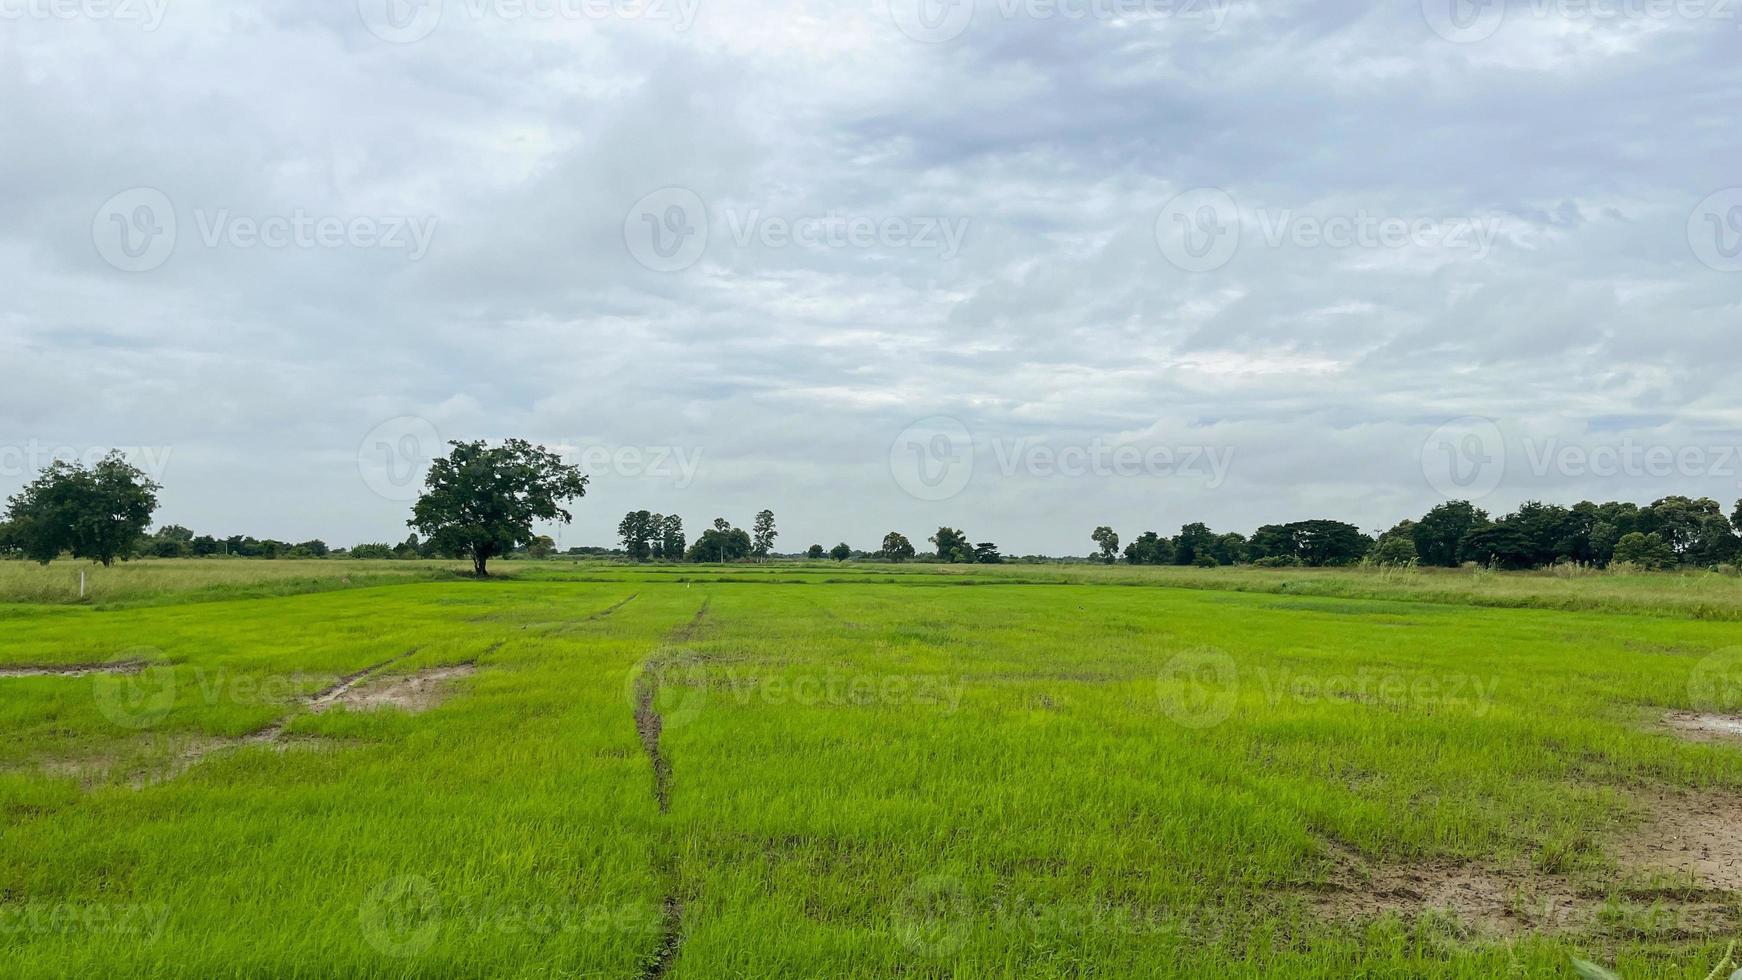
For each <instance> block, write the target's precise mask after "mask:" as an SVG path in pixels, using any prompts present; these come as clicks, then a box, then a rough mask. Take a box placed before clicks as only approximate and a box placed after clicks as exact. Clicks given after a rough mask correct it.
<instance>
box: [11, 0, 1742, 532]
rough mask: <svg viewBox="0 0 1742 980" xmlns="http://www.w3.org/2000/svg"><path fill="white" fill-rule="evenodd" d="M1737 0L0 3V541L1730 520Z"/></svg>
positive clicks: (1741, 450)
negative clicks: (55, 473) (86, 530)
mask: <svg viewBox="0 0 1742 980" xmlns="http://www.w3.org/2000/svg"><path fill="white" fill-rule="evenodd" d="M1739 53H1742V0H1529V2H1514V3H1505V2H1501V0H1488V2H1486V3H1484V2H1481V0H1420V2H1418V0H1385V2H1379V3H1374V4H1361V3H1288V2H1279V0H1263V2H1226V0H837V2H824V0H817V2H804V0H790V2H762V0H732V2H731V3H725V2H721V0H633V2H631V0H335V2H332V3H308V2H306V0H266V2H248V0H226V2H208V0H0V140H3V142H4V147H5V150H4V152H3V153H0V269H4V270H5V271H4V273H3V274H0V275H3V279H0V287H3V288H0V363H4V364H5V365H6V366H7V368H8V369H9V370H7V371H6V383H5V384H4V385H0V495H9V494H11V493H13V492H16V490H17V488H18V487H20V486H22V485H23V484H24V483H26V482H27V481H28V480H29V479H30V478H31V477H32V476H33V475H34V473H35V472H36V471H37V470H38V469H40V468H41V467H42V466H44V465H46V464H47V462H48V460H49V459H51V458H53V457H54V456H57V455H58V456H62V457H69V456H70V457H78V458H84V459H94V458H95V457H96V456H98V455H100V454H101V453H102V452H104V451H105V450H107V449H110V448H120V449H123V450H124V451H126V452H127V453H129V455H130V456H132V457H133V458H134V459H135V461H136V462H138V463H139V464H140V465H142V467H143V468H145V469H146V470H147V471H148V472H150V473H151V474H152V475H153V476H154V477H155V478H157V479H158V480H159V481H160V482H161V483H162V484H163V487H164V489H163V492H162V495H161V499H162V508H161V510H160V512H159V514H158V519H157V520H158V523H172V522H173V523H179V524H183V525H186V526H188V527H190V528H193V529H195V530H196V531H197V532H200V533H212V534H218V535H228V534H235V533H248V534H252V535H255V536H257V537H275V538H280V539H285V540H292V541H298V540H303V539H307V538H313V537H319V538H322V539H324V540H326V541H327V542H329V543H330V544H332V545H334V546H348V545H352V544H356V543H359V542H365V541H397V540H401V539H403V538H404V537H405V535H406V534H407V533H408V530H407V528H406V526H405V521H406V518H407V517H408V516H409V509H410V501H411V499H412V498H413V497H414V496H415V494H416V489H417V481H418V479H419V474H420V472H421V468H422V467H423V466H426V465H427V461H428V459H429V458H430V457H431V456H432V455H435V454H439V453H441V452H442V451H443V443H444V442H445V441H446V440H455V439H464V440H471V439H490V440H497V439H502V438H506V437H523V438H526V439H529V440H532V441H535V442H539V443H542V444H544V445H546V446H548V447H550V448H552V449H553V450H556V451H558V452H561V453H562V454H563V455H564V456H565V458H567V459H569V460H570V461H571V462H574V463H576V464H577V465H581V466H582V467H583V469H584V470H585V472H587V473H588V475H589V477H590V481H591V482H590V486H589V491H588V494H587V496H586V497H585V498H584V499H583V500H581V501H578V502H576V504H575V505H574V516H575V520H574V523H573V524H572V525H570V526H568V527H564V528H550V529H548V530H550V531H551V533H552V534H553V536H555V537H557V538H558V539H559V541H560V542H561V543H562V544H563V545H564V546H565V547H567V546H577V545H607V544H610V543H612V539H613V538H614V536H615V535H614V531H615V528H616V526H617V522H618V521H619V520H620V519H621V517H622V515H623V514H624V512H625V511H628V510H638V509H648V510H652V511H656V512H661V513H676V514H679V515H681V516H682V517H683V518H684V520H685V522H686V524H687V525H688V527H689V529H690V532H691V534H692V536H693V535H694V534H695V533H696V532H697V531H698V530H699V529H700V528H701V527H703V526H705V525H706V524H708V523H709V522H710V521H712V519H713V518H715V517H718V516H724V517H726V518H728V519H729V520H731V521H733V522H734V523H736V524H738V525H740V526H743V527H749V525H750V523H751V521H752V519H753V515H754V514H755V513H756V511H758V510H761V509H763V508H769V509H772V510H773V511H774V512H775V514H776V516H777V520H778V524H779V527H780V530H781V538H780V540H779V542H778V544H777V548H778V549H780V550H800V549H802V548H804V547H806V546H808V545H810V544H813V543H821V544H824V545H825V546H827V545H832V544H833V543H835V542H836V541H845V542H847V543H849V544H852V545H854V546H855V547H861V548H867V549H871V548H875V547H876V546H877V544H878V542H879V541H880V540H881V539H882V537H883V535H884V534H885V533H886V532H888V531H890V530H897V531H901V532H902V533H905V534H906V535H907V536H908V537H910V538H911V539H913V540H914V542H915V543H922V542H923V541H924V539H925V538H926V537H928V536H930V534H931V533H932V532H933V531H935V529H936V528H937V527H939V526H940V525H949V526H953V527H960V528H962V529H964V530H965V531H967V533H968V534H969V536H970V537H971V538H972V539H973V540H975V541H993V542H997V543H998V544H999V545H1001V546H1002V548H1003V549H1004V551H1005V552H1006V553H1007V554H1026V553H1050V554H1086V553H1088V552H1090V551H1091V550H1093V548H1094V545H1093V544H1092V542H1090V540H1089V535H1090V533H1091V531H1092V530H1093V529H1094V528H1095V527H1096V526H1097V525H1101V524H1107V525H1111V526H1112V527H1114V528H1115V529H1116V530H1118V531H1119V532H1120V533H1121V535H1123V536H1124V537H1126V538H1127V539H1129V538H1130V537H1134V536H1135V535H1136V534H1138V533H1139V532H1141V531H1144V530H1160V531H1163V532H1164V533H1165V532H1172V531H1176V530H1177V529H1178V528H1179V526H1180V525H1182V524H1184V523H1187V522H1192V521H1205V522H1207V523H1209V524H1210V525H1211V526H1212V527H1214V528H1216V529H1217V530H1219V531H1242V532H1249V531H1250V530H1252V529H1253V528H1254V527H1256V526H1258V525H1260V524H1264V523H1272V522H1284V521H1290V520H1302V519H1309V518H1332V519H1338V520H1345V521H1349V522H1350V523H1354V524H1356V525H1358V526H1360V527H1362V528H1363V529H1364V530H1368V531H1375V530H1381V529H1383V528H1386V527H1389V526H1391V525H1392V524H1394V523H1395V522H1396V521H1398V520H1400V519H1402V518H1405V517H1411V516H1416V515H1419V514H1420V513H1422V512H1423V511H1425V510H1426V509H1427V508H1429V507H1431V506H1433V505H1434V504H1435V503H1438V502H1441V501H1444V500H1446V499H1450V498H1465V499H1475V500H1476V501H1477V502H1478V503H1479V504H1480V505H1481V506H1483V507H1485V508H1487V509H1489V510H1491V511H1494V512H1495V513H1500V512H1504V511H1506V510H1510V509H1511V508H1512V507H1514V506H1516V505H1517V504H1518V503H1519V502H1521V501H1524V500H1527V499H1543V500H1549V501H1553V502H1559V503H1564V504H1571V503H1574V502H1576V501H1578V500H1580V499H1585V498H1593V499H1623V500H1635V501H1639V502H1649V501H1651V500H1653V499H1656V498H1657V497H1660V496H1663V495H1666V494H1669V493H1688V494H1692V495H1696V496H1698V495H1708V496H1712V497H1715V498H1717V499H1718V500H1720V501H1723V502H1725V509H1726V511H1728V510H1729V509H1730V507H1731V506H1732V504H1733V502H1734V501H1735V500H1736V499H1737V498H1738V497H1742V396H1739V387H1738V384H1737V380H1736V378H1737V369H1738V367H1739V366H1742V345H1739V344H1738V343H1737V340H1738V336H1739V330H1738V328H1739V327H1742V167H1739V166H1738V164H1739V162H1742V126H1738V125H1737V122H1736V120H1737V118H1738V113H1739V110H1742V57H1738V55H1739Z"/></svg>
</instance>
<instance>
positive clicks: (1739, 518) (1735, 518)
mask: <svg viewBox="0 0 1742 980" xmlns="http://www.w3.org/2000/svg"><path fill="white" fill-rule="evenodd" d="M1730 523H1731V524H1732V525H1734V526H1735V528H1736V533H1737V534H1742V500H1738V501H1736V512H1735V513H1734V514H1731V515H1730Z"/></svg>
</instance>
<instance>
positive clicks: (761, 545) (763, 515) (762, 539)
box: [750, 510, 780, 561]
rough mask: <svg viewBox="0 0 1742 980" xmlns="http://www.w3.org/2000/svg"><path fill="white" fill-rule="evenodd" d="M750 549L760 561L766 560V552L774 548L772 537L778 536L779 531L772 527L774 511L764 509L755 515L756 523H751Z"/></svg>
mask: <svg viewBox="0 0 1742 980" xmlns="http://www.w3.org/2000/svg"><path fill="white" fill-rule="evenodd" d="M750 530H751V538H750V550H751V551H752V552H754V553H755V555H756V557H757V559H758V560H760V561H767V560H768V553H769V552H770V551H772V550H774V539H775V538H778V537H780V532H779V531H776V530H775V529H774V511H771V510H764V511H760V512H758V513H757V515H756V523H755V524H753V525H751V527H750Z"/></svg>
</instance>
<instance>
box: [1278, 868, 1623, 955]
mask: <svg viewBox="0 0 1742 980" xmlns="http://www.w3.org/2000/svg"><path fill="white" fill-rule="evenodd" d="M1312 904H1313V905H1314V906H1315V907H1316V908H1317V909H1318V910H1319V911H1320V913H1321V914H1323V915H1325V916H1327V917H1330V918H1334V919H1337V920H1340V921H1350V920H1357V921H1358V920H1364V919H1378V918H1383V917H1385V916H1387V915H1395V916H1397V917H1398V918H1402V919H1415V918H1419V917H1421V916H1424V915H1432V914H1436V913H1437V914H1441V915H1445V916H1447V917H1449V918H1451V919H1454V920H1455V921H1457V922H1458V923H1460V924H1463V925H1465V926H1468V927H1469V928H1471V929H1473V930H1475V931H1476V932H1479V933H1484V934H1488V935H1495V936H1513V935H1517V934H1519V933H1522V932H1527V931H1537V932H1550V931H1556V930H1561V929H1569V928H1578V927H1581V926H1584V925H1588V924H1589V923H1590V922H1591V921H1593V919H1594V908H1593V905H1592V903H1591V902H1590V901H1588V900H1586V899H1585V898H1583V897H1581V895H1580V894H1579V892H1578V890H1577V889H1576V888H1575V887H1574V886H1573V885H1572V884H1571V883H1570V882H1568V881H1566V880H1565V879H1562V878H1558V877H1556V876H1553V875H1547V874H1543V873H1541V872H1537V871H1533V870H1530V869H1526V868H1510V867H1501V866H1497V865H1483V864H1476V863H1462V862H1454V861H1422V862H1417V863H1412V864H1378V865H1375V864H1372V863H1370V862H1368V861H1366V860H1365V859H1363V858H1361V857H1360V856H1359V855H1357V854H1355V853H1354V852H1353V851H1351V850H1348V849H1339V851H1338V853H1337V870H1336V872H1335V873H1334V874H1333V876H1332V878H1331V881H1330V882H1329V883H1328V884H1327V885H1326V886H1325V888H1324V889H1323V890H1322V891H1320V892H1318V893H1317V894H1315V895H1314V896H1313V901H1312Z"/></svg>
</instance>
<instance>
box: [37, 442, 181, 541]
mask: <svg viewBox="0 0 1742 980" xmlns="http://www.w3.org/2000/svg"><path fill="white" fill-rule="evenodd" d="M161 489H163V488H162V487H160V486H158V485H157V484H156V483H155V482H153V481H152V480H151V479H150V478H149V477H147V476H146V475H145V473H144V472H142V471H141V470H140V469H139V468H138V467H136V466H134V465H133V464H131V463H129V462H127V459H126V457H124V456H122V455H121V454H120V453H118V452H112V453H110V454H109V455H107V456H104V457H103V458H102V459H101V460H100V461H98V463H97V464H96V465H95V466H92V467H89V468H87V467H86V466H85V465H84V464H83V463H77V462H73V463H69V462H66V461H64V460H56V461H54V462H53V463H51V464H49V467H48V468H47V469H45V470H43V471H42V473H41V475H39V476H38V477H37V478H36V479H35V481H33V482H32V483H31V484H30V485H29V486H26V487H25V488H24V489H23V490H22V491H20V492H19V493H18V495H17V496H15V497H13V498H12V499H11V500H9V501H8V502H7V503H8V509H7V514H6V520H7V522H8V523H9V524H10V525H11V526H12V531H11V536H12V539H13V543H14V545H15V546H16V548H17V549H18V550H19V551H22V552H23V553H24V555H25V556H26V557H28V558H31V559H32V560H35V561H38V562H41V563H42V564H44V565H46V564H48V563H49V562H51V561H53V560H54V559H55V558H56V557H58V556H59V555H60V554H61V552H63V551H64V552H71V553H72V555H73V557H74V558H87V559H90V560H91V561H97V562H101V563H103V565H104V566H109V565H113V564H114V563H115V559H117V558H128V557H131V556H132V555H133V553H134V551H135V550H136V549H137V548H138V546H139V543H140V541H141V539H143V538H144V537H145V529H146V528H148V527H150V526H151V515H152V514H154V513H156V511H157V491H159V490H161Z"/></svg>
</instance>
